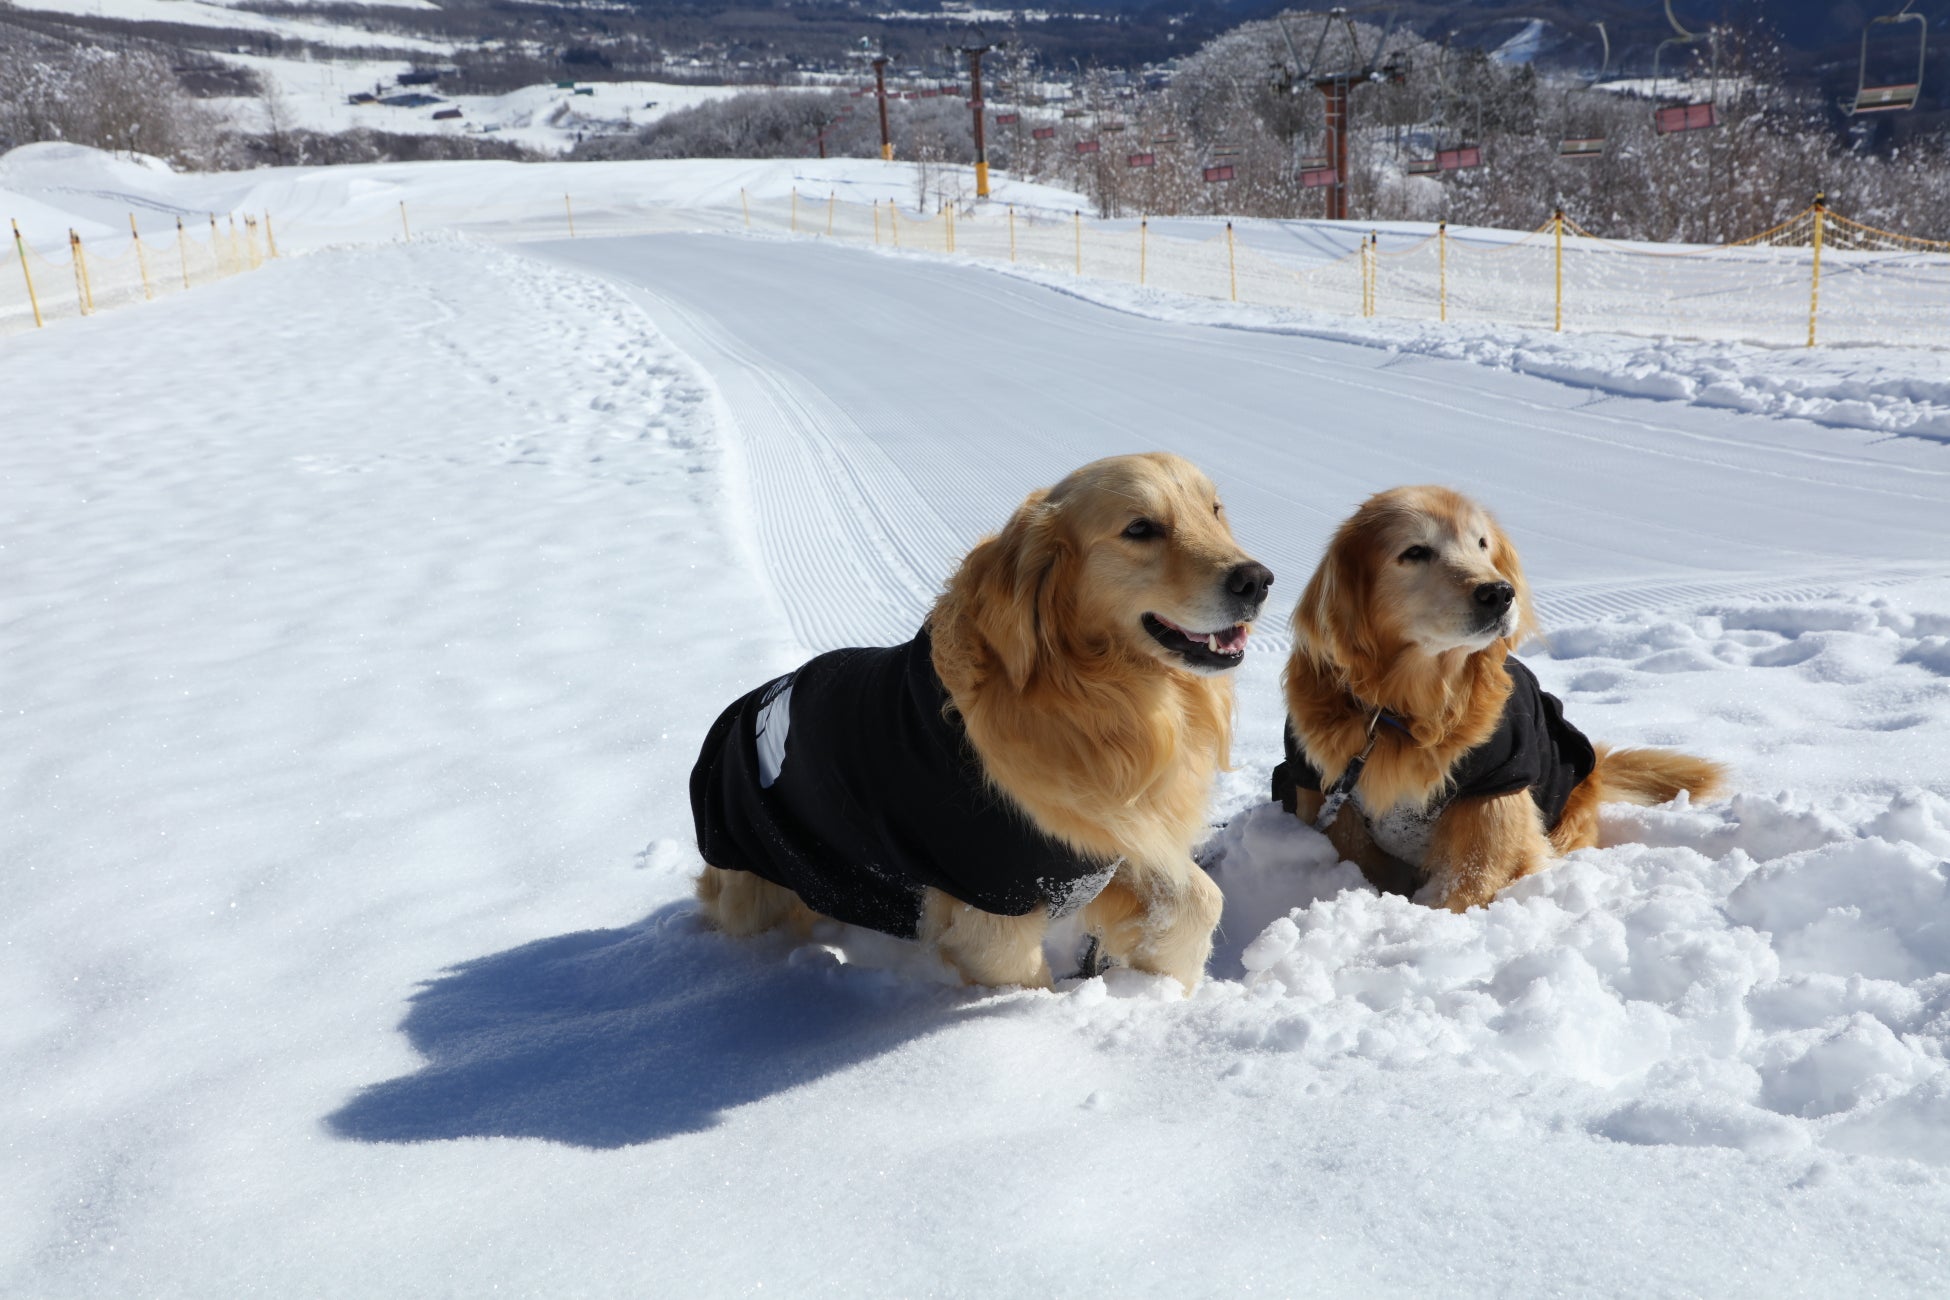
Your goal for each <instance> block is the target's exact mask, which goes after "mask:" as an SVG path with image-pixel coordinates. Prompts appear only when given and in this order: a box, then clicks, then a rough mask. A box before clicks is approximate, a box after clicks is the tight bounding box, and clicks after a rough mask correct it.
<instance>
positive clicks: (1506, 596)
mask: <svg viewBox="0 0 1950 1300" xmlns="http://www.w3.org/2000/svg"><path fill="white" fill-rule="evenodd" d="M1516 598H1517V589H1516V588H1515V587H1512V586H1511V585H1510V584H1509V583H1507V582H1486V583H1484V584H1482V585H1481V586H1479V587H1478V588H1476V603H1477V604H1478V605H1481V606H1482V607H1483V608H1484V609H1487V610H1493V611H1495V612H1496V613H1498V614H1501V613H1502V612H1503V611H1504V610H1506V609H1508V608H1510V602H1511V601H1513V600H1515V599H1516Z"/></svg>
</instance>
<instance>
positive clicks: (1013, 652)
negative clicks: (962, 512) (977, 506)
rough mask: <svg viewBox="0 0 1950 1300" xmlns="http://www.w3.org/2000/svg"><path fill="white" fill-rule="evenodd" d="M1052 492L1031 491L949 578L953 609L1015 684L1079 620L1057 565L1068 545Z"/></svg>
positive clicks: (1063, 561)
mask: <svg viewBox="0 0 1950 1300" xmlns="http://www.w3.org/2000/svg"><path fill="white" fill-rule="evenodd" d="M1048 497H1049V493H1048V491H1046V490H1038V491H1035V492H1032V493H1030V494H1029V496H1028V498H1027V499H1026V500H1024V501H1023V503H1022V504H1021V505H1020V506H1018V507H1017V508H1016V512H1015V514H1013V515H1012V516H1010V518H1009V522H1008V524H1007V525H1006V526H1005V527H1004V528H1003V529H1002V531H1001V532H999V533H997V534H996V535H995V536H994V537H991V538H989V539H988V540H987V541H985V542H983V543H981V544H980V545H979V546H977V547H976V548H975V549H974V550H972V551H970V552H969V553H968V558H967V559H966V560H964V561H963V562H962V567H961V571H960V572H959V573H957V574H956V575H955V577H954V580H953V581H952V583H951V584H950V592H951V603H952V604H953V605H954V606H956V611H955V612H956V614H957V615H958V616H959V617H960V618H961V619H962V620H965V626H966V627H967V628H969V629H970V630H972V631H973V633H974V634H975V636H976V637H977V638H978V639H979V640H980V641H981V642H983V643H984V645H985V646H986V647H987V649H988V650H989V652H990V653H991V654H992V655H993V656H994V658H995V659H996V660H997V661H998V662H1000V664H1001V666H1002V671H1003V672H1004V674H1006V675H1007V677H1008V678H1009V683H1010V685H1011V686H1013V687H1015V688H1016V689H1018V690H1020V689H1021V688H1022V686H1023V685H1024V683H1026V682H1027V681H1028V680H1029V678H1030V675H1031V674H1032V673H1033V672H1034V671H1035V669H1036V665H1037V663H1038V662H1039V661H1040V660H1043V659H1045V658H1046V657H1047V655H1046V652H1050V651H1054V650H1056V649H1057V648H1058V646H1059V643H1060V642H1061V641H1062V640H1063V638H1065V637H1066V636H1067V635H1068V629H1069V627H1070V624H1071V623H1072V622H1073V621H1074V620H1072V619H1071V618H1069V617H1068V613H1069V610H1068V605H1067V602H1068V601H1069V600H1070V599H1071V596H1072V593H1071V590H1070V589H1071V587H1072V586H1073V585H1074V584H1072V583H1069V582H1065V581H1063V580H1062V579H1061V575H1060V574H1059V573H1058V569H1059V568H1060V567H1061V566H1063V565H1064V564H1066V563H1067V562H1068V559H1069V557H1070V553H1071V547H1070V546H1069V544H1068V542H1067V541H1066V540H1065V538H1064V536H1063V532H1062V527H1061V525H1060V523H1059V521H1058V519H1057V507H1055V506H1053V505H1051V504H1050V503H1049V501H1048Z"/></svg>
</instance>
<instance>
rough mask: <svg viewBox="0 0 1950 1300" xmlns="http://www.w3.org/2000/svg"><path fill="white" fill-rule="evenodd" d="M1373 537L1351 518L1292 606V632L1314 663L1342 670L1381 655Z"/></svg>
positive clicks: (1331, 544) (1328, 546)
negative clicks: (1373, 611) (1375, 611)
mask: <svg viewBox="0 0 1950 1300" xmlns="http://www.w3.org/2000/svg"><path fill="white" fill-rule="evenodd" d="M1372 549H1373V544H1372V539H1371V538H1370V537H1369V536H1368V534H1367V531H1366V530H1365V529H1363V528H1361V527H1360V517H1359V516H1356V517H1355V518H1353V519H1349V520H1347V521H1346V522H1345V523H1343V524H1342V525H1341V526H1340V527H1339V528H1338V529H1336V530H1335V532H1334V536H1333V538H1332V540H1330V541H1329V542H1328V543H1327V553H1326V554H1325V555H1324V556H1322V557H1321V560H1320V564H1319V566H1318V567H1316V568H1315V569H1314V574H1313V577H1312V578H1310V579H1308V581H1307V589H1306V590H1305V591H1303V592H1301V593H1300V602H1299V603H1298V604H1297V605H1295V606H1294V607H1293V631H1294V633H1295V635H1296V637H1297V638H1298V639H1299V640H1300V641H1301V643H1302V644H1304V645H1305V646H1306V647H1307V651H1308V653H1309V654H1310V655H1312V657H1313V658H1314V659H1315V661H1316V662H1318V663H1320V664H1322V665H1323V666H1326V665H1332V666H1334V667H1336V668H1338V669H1340V670H1342V671H1343V672H1345V671H1346V670H1348V669H1350V668H1353V667H1356V666H1357V665H1359V664H1362V663H1365V662H1367V661H1369V660H1372V659H1373V658H1374V657H1375V656H1376V655H1377V654H1378V653H1379V649H1378V647H1379V645H1380V638H1379V637H1378V636H1377V635H1376V631H1375V627H1374V624H1373V619H1372V616H1371V614H1370V612H1369V611H1370V610H1371V609H1372V607H1373V604H1374V601H1373V599H1372V595H1373V591H1374V576H1373V574H1374V562H1373V559H1372V557H1371V556H1370V555H1369V552H1370V551H1371V550H1372Z"/></svg>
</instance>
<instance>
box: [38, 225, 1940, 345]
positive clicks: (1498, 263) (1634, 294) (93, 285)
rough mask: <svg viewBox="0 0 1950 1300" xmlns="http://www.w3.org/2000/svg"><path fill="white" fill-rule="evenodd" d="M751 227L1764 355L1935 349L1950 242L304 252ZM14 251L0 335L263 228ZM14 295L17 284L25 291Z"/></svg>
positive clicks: (1425, 317) (270, 243) (1164, 232)
mask: <svg viewBox="0 0 1950 1300" xmlns="http://www.w3.org/2000/svg"><path fill="white" fill-rule="evenodd" d="M683 230H702V231H717V232H726V233H750V234H753V235H765V236H773V237H785V238H797V239H806V240H833V241H838V242H842V243H849V244H856V245H864V246H878V247H881V248H886V249H899V250H902V251H904V252H909V253H919V254H926V255H933V256H939V257H947V258H970V259H977V260H981V261H985V262H990V263H995V264H1008V265H1015V266H1020V267H1031V268H1036V269H1037V270H1039V271H1041V272H1044V273H1046V274H1050V275H1056V276H1069V277H1073V278H1075V279H1077V280H1079V281H1085V280H1087V281H1096V282H1107V283H1120V284H1127V285H1134V286H1138V287H1141V288H1145V289H1152V290H1157V291H1160V292H1163V293H1177V294H1184V295H1189V296H1192V297H1197V298H1206V299H1214V300H1219V301H1227V302H1238V303H1242V304H1248V305H1252V306H1259V307H1271V308H1283V309H1290V310H1292V311H1295V312H1301V313H1305V312H1317V313H1322V314H1326V315H1332V316H1347V317H1362V318H1369V319H1379V320H1398V321H1415V322H1433V323H1442V322H1449V323H1465V322H1480V323H1491V324H1505V325H1514V326H1520V327H1524V328H1529V329H1545V330H1565V331H1592V332H1596V331H1603V332H1609V333H1626V334H1638V335H1645V336H1652V337H1659V336H1677V337H1689V338H1716V339H1730V340H1738V341H1744V342H1753V343H1761V344H1768V345H1792V344H1808V343H1814V342H1820V343H1847V344H1887V345H1896V346H1910V347H1918V346H1920V347H1931V348H1945V349H1950V242H1946V241H1937V240H1930V239H1922V238H1917V237H1913V236H1908V235H1903V234H1898V233H1896V232H1893V231H1887V230H1881V229H1877V228H1875V227H1871V226H1867V225H1863V224H1861V223H1859V222H1856V221H1853V220H1851V219H1849V218H1847V217H1846V216H1843V215H1841V214H1838V213H1834V212H1830V211H1828V210H1827V209H1826V208H1825V206H1824V205H1823V204H1821V203H1820V202H1817V203H1815V204H1813V205H1811V206H1810V207H1808V208H1806V209H1804V210H1803V211H1801V212H1799V213H1797V214H1796V215H1795V216H1793V217H1792V218H1790V219H1789V220H1787V221H1785V222H1782V223H1781V224H1780V225H1778V226H1775V227H1773V228H1772V229H1769V230H1765V231H1761V232H1760V233H1758V234H1756V235H1753V236H1751V237H1749V238H1747V239H1743V240H1740V241H1737V242H1735V243H1731V244H1723V245H1713V246H1697V247H1686V246H1674V245H1658V244H1643V243H1632V242H1626V241H1618V240H1611V239H1607V238H1605V237H1603V236H1601V235H1599V234H1596V233H1594V232H1592V231H1590V230H1587V229H1586V228H1584V227H1583V226H1582V225H1580V224H1579V223H1578V222H1577V221H1575V220H1574V219H1571V218H1569V217H1563V216H1557V215H1554V216H1553V217H1551V218H1549V219H1547V220H1545V221H1544V222H1543V224H1541V225H1540V226H1538V227H1537V228H1536V229H1535V230H1531V231H1528V232H1502V231H1483V230H1458V231H1450V230H1448V229H1447V228H1446V227H1438V228H1436V229H1434V230H1430V229H1428V228H1427V227H1421V228H1411V229H1401V228H1388V229H1377V230H1374V231H1362V230H1360V229H1359V228H1358V227H1355V226H1353V225H1351V224H1350V223H1318V222H1305V223H1302V222H1276V221H1253V222H1241V223H1239V225H1238V226H1237V228H1235V227H1234V226H1233V225H1232V224H1231V223H1224V222H1220V221H1216V220H1215V221H1194V220H1171V221H1162V220H1161V221H1156V222H1153V221H1149V220H1101V219H1095V218H1091V217H1087V216H1084V215H1082V214H1081V213H1074V212H1072V213H1062V212H1053V211H1049V210H1046V209H1031V208H1026V207H1025V208H1015V207H1010V206H1008V205H1004V204H996V203H985V204H980V205H966V206H963V205H952V204H951V205H947V206H944V207H942V208H939V209H937V210H935V211H932V212H923V211H916V210H915V209H913V208H911V207H907V206H904V205H901V204H897V203H894V202H891V201H882V202H875V203H862V202H857V201H854V200H850V199H846V198H842V197H840V196H839V195H838V194H837V193H828V194H825V195H812V194H801V193H798V192H796V191H795V192H793V193H791V194H788V195H786V196H783V197H780V196H767V197H764V198H759V197H754V196H749V195H746V194H743V193H740V194H739V195H738V196H737V198H736V200H735V201H731V202H723V203H717V204H702V205H696V206H657V205H652V204H645V203H642V202H635V201H628V200H623V199H614V200H609V199H605V198H603V197H602V196H571V195H567V194H548V195H536V196H535V197H534V198H532V199H517V200H513V201H500V202H494V203H483V204H455V203H449V204H431V203H428V204H411V205H409V204H408V203H404V202H402V203H399V204H398V205H397V208H396V209H395V208H393V207H390V206H388V207H382V208H377V209H373V210H369V211H367V212H366V213H364V214H363V215H362V216H360V217H359V218H357V219H348V218H347V217H346V216H345V215H344V214H337V215H335V216H334V218H333V219H332V221H331V223H330V226H329V228H325V229H321V230H320V231H315V232H307V233H308V234H311V235H313V236H314V238H313V239H312V240H311V242H313V243H319V242H330V243H371V242H378V241H382V240H389V239H411V238H415V237H420V236H424V235H426V234H428V233H431V232H435V231H441V232H455V233H461V234H468V235H473V236H478V237H482V238H489V239H498V240H527V239H547V238H570V237H572V238H590V237H611V236H622V235H634V234H650V233H660V232H669V231H683ZM49 242H50V241H48V240H46V239H45V238H42V239H41V240H40V241H39V242H38V243H35V242H29V241H27V240H24V239H22V240H16V256H17V260H18V261H19V263H20V265H19V267H18V268H16V273H15V274H13V275H11V276H4V275H0V331H5V330H8V329H20V328H32V326H33V324H34V323H35V319H34V314H33V313H34V311H35V309H36V308H38V311H39V315H40V318H41V319H42V320H58V319H61V318H63V317H71V316H76V315H82V314H86V313H87V312H89V311H98V310H101V309H103V308H104V307H107V306H111V305H115V304H117V303H121V302H133V301H141V300H147V299H152V298H156V297H159V296H163V295H166V294H169V293H173V292H179V291H181V290H182V289H184V288H187V287H190V286H193V285H195V284H198V283H202V282H206V281H209V280H213V279H218V278H222V277H224V276H227V275H233V274H236V273H237V272H238V271H241V270H247V269H250V268H252V267H255V266H258V265H261V264H262V263H263V262H264V261H265V260H266V259H267V258H269V257H272V256H275V255H276V247H275V237H274V235H273V234H272V231H271V227H270V218H269V217H268V216H265V217H264V218H263V219H262V220H260V219H258V218H256V217H248V218H242V219H239V218H235V217H223V218H211V219H210V220H209V221H208V222H207V230H206V229H205V228H204V225H203V224H202V223H189V224H187V225H185V224H180V223H179V226H178V229H177V232H176V235H175V238H174V240H173V241H170V242H167V243H161V244H155V243H153V242H152V241H145V240H140V239H135V238H129V239H124V240H123V241H121V243H120V244H119V245H117V246H113V247H106V248H104V247H98V246H96V245H94V244H90V245H89V246H86V247H84V246H83V245H82V244H81V243H80V242H79V241H74V240H71V241H69V242H68V243H67V244H66V245H65V246H63V245H55V246H53V247H52V248H50V247H49ZM30 286H31V290H30Z"/></svg>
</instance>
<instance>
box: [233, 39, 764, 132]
mask: <svg viewBox="0 0 1950 1300" xmlns="http://www.w3.org/2000/svg"><path fill="white" fill-rule="evenodd" d="M224 57H225V59H226V61H227V62H230V63H235V64H238V65H239V66H242V67H246V68H249V69H250V70H251V72H253V73H255V74H256V75H257V77H258V80H259V82H260V83H261V84H263V85H265V86H268V87H273V88H275V89H274V90H272V91H271V92H270V93H267V94H265V95H261V96H256V97H240V98H220V99H214V100H210V101H207V102H208V103H209V105H210V107H211V108H213V109H215V110H216V111H218V112H220V113H222V114H224V115H225V116H226V117H227V118H228V119H229V120H230V121H231V122H233V123H235V124H236V125H237V126H238V127H239V128H240V129H243V130H246V131H259V132H261V131H268V130H270V129H271V127H272V126H273V125H274V122H273V118H276V119H278V121H277V122H276V123H275V125H278V126H281V127H282V128H283V129H285V130H294V129H295V130H306V131H317V132H320V133H323V134H333V133H336V132H339V131H349V130H354V129H358V128H365V129H369V130H375V131H391V132H395V133H398V134H403V135H476V134H485V135H492V136H494V137H495V138H496V139H499V140H507V141H510V142H512V143H514V144H519V145H522V146H523V147H525V148H528V149H532V150H534V151H535V152H537V153H541V154H561V153H567V152H568V151H569V150H570V149H572V148H574V147H575V145H576V143H577V142H578V141H579V140H581V139H582V138H583V137H585V136H588V135H616V134H623V133H627V132H629V131H632V130H635V129H637V128H640V127H643V126H647V125H648V124H650V123H651V122H654V121H656V120H657V119H658V118H660V117H663V116H665V115H666V114H668V113H672V112H675V111H676V110H678V109H680V108H691V107H694V106H695V105H698V104H703V103H708V102H709V101H711V100H714V99H724V98H726V97H727V96H731V95H738V94H744V93H751V92H755V91H758V92H762V90H763V88H762V87H753V86H678V85H672V84H670V83H668V82H660V81H590V82H581V83H578V85H577V86H576V87H567V88H565V87H561V86H556V85H552V84H551V85H535V86H524V87H522V88H521V89H520V90H515V91H510V92H508V93H507V94H505V95H457V94H450V93H448V92H446V91H444V90H442V89H441V88H440V87H439V86H438V85H431V86H414V87H400V86H399V85H398V84H397V82H396V78H398V77H399V75H400V74H401V73H404V72H408V71H410V70H411V69H412V66H413V65H412V64H410V63H398V62H386V61H383V60H357V61H353V60H334V61H332V62H318V61H312V60H302V59H270V58H263V57H260V56H255V55H247V54H231V55H226V56H224ZM403 91H418V92H421V93H425V94H430V95H433V96H435V97H437V98H438V99H439V101H440V102H439V103H437V104H423V105H418V106H415V107H404V106H394V105H389V104H382V103H376V102H375V103H367V104H354V103H351V102H350V98H351V96H352V95H354V94H355V93H361V92H363V93H368V94H372V93H375V92H376V93H378V94H380V95H382V96H391V95H395V94H399V93H402V92H403ZM454 109H458V110H460V116H459V117H458V118H445V119H436V118H435V117H434V116H433V115H434V114H435V113H436V112H446V111H450V110H454Z"/></svg>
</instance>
